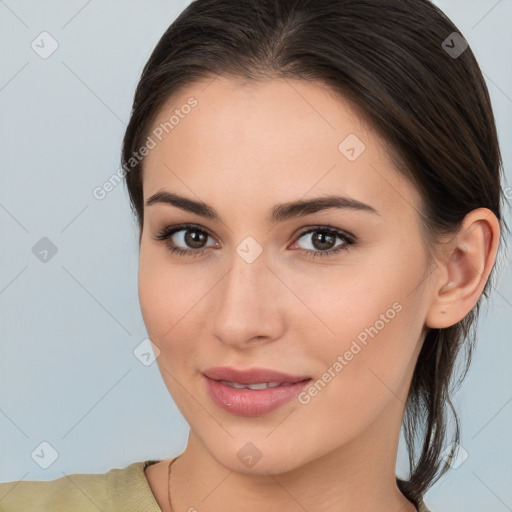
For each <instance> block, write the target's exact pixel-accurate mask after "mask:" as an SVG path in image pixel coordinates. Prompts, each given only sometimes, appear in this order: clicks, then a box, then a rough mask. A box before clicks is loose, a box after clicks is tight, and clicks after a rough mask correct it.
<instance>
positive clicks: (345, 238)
mask: <svg viewBox="0 0 512 512" xmlns="http://www.w3.org/2000/svg"><path fill="white" fill-rule="evenodd" d="M306 235H307V236H308V237H309V244H308V245H309V246H310V247H312V248H313V250H312V249H303V251H304V252H305V253H306V255H307V256H311V257H318V256H330V255H332V254H336V253H338V252H340V251H342V250H347V249H348V248H349V247H350V246H351V245H354V244H355V237H354V236H353V235H349V234H348V233H345V232H343V231H340V230H339V229H335V228H332V227H330V226H319V227H315V228H312V229H309V230H308V231H304V232H303V233H301V235H300V236H299V238H298V240H300V239H301V238H303V237H305V236H306ZM311 235H314V236H311ZM337 238H339V239H340V240H342V243H340V244H338V245H334V246H333V245H332V244H333V243H335V242H336V239H337ZM326 246H327V247H326Z"/></svg>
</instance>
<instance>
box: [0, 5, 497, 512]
mask: <svg viewBox="0 0 512 512" xmlns="http://www.w3.org/2000/svg"><path fill="white" fill-rule="evenodd" d="M122 158H123V168H124V170H125V172H126V183H127V187H128V191H129V195H130V200H131V203H132V207H133V211H134V213H135V215H136V218H137V221H138V226H139V244H140V266H139V298H140V304H141V310H142V314H143V317H144V322H145V325H146V327H147V331H148V334H149V337H150V339H151V340H152V342H153V344H154V349H155V353H156V355H157V356H158V357H157V361H158V365H159V368H160V371H161V373H162V376H163V378H164V381H165V383H166V385H167V387H168V390H169V392H170V393H171V395H172V397H173V399H174V400H175V402H176V404H177V405H178V407H179V409H180V411H181V412H182V414H183V416H184V417H185V419H186V420H187V422H188V423H189V425H190V436H189V440H188V444H187V447H186V449H185V450H184V451H183V453H181V454H179V455H178V456H177V457H173V458H170V459H167V460H160V461H143V462H134V463H133V464H131V465H129V466H128V467H126V468H123V469H112V470H111V471H109V472H108V473H105V474H102V475H91V474H75V475H71V476H69V477H64V478H60V479H57V480H54V481H51V482H23V481H22V482H18V483H15V482H12V483H8V484H1V485H0V506H1V507H2V510H5V511H11V510H18V509H23V510H31V509H32V510H42V511H47V510H48V511H49V510H52V511H57V510H70V509H72V510H75V511H82V510H97V509H98V508H99V509H100V510H145V511H159V510H162V511H164V512H167V511H175V512H177V511H184V510H187V511H194V510H198V511H201V512H202V511H212V512H213V511H217V510H221V509H222V510H225V511H230V510H244V511H256V510H265V511H271V512H273V511H278V510H279V511H283V510H285V511H294V510H310V511H313V510H314V511H315V512H317V511H319V512H320V511H321V512H323V511H325V510H340V511H341V510H343V511H349V510H350V511H352V510H360V511H362V510H368V511H369V510H372V511H373V510H382V511H386V512H388V511H389V512H392V511H393V512H395V511H396V512H398V511H401V512H413V511H428V508H427V506H426V505H425V503H424V501H423V495H424V493H425V492H426V491H427V490H428V489H429V488H430V487H431V486H432V484H433V483H434V482H435V481H437V480H438V479H439V478H440V476H442V475H443V474H444V473H445V472H446V471H447V470H448V469H449V468H450V463H451V461H452V460H453V458H454V457H456V456H457V447H458V444H457V442H458V440H459V425H458V422H456V431H455V434H454V436H453V438H451V437H449V436H448V434H447V433H446V420H447V408H452V404H451V402H450V395H449V390H450V382H451V378H452V373H453V369H454V364H455V361H456V357H457V355H458V354H459V351H460V349H461V348H462V347H465V348H466V349H467V350H468V349H469V350H470V348H471V342H472V339H471V337H470V336H469V332H470V327H471V326H472V325H474V321H475V320H476V318H477V315H478V310H479V305H480V300H481V296H482V295H486V293H487V291H488V289H489V286H490V282H491V281H490V277H491V273H492V270H493V268H494V266H495V261H496V256H497V252H498V247H499V242H500V236H502V229H501V228H502V225H503V221H502V217H501V205H500V202H501V200H502V196H503V192H502V188H501V185H500V172H501V157H500V151H499V147H498V142H497V135H496V130H495V125H494V118H493V113H492V110H491V105H490V101H489V96H488V92H487V89H486V86H485V82H484V80H483V78H482V75H481V72H480V70H479V67H478V64H477V63H476V61H475V58H474V55H473V54H472V52H471V49H470V48H468V47H467V43H466V42H465V40H464V39H463V37H462V36H461V35H460V34H459V33H458V31H457V29H456V27H455V26H454V25H453V24H452V23H451V22H450V21H449V20H448V19H447V18H446V17H445V16H444V15H443V14H442V13H441V12H440V11H439V9H437V8H436V7H435V6H433V5H432V4H431V3H430V2H429V1H427V0H414V1H410V0H408V1H404V0H379V1H375V0H372V1H358V2H353V1H348V0H314V1H312V0H258V1H249V0H196V1H195V2H192V3H191V4H190V5H189V6H188V7H187V8H186V9H185V10H184V11H183V13H182V14H181V15H180V16H179V18H178V19H177V20H176V21H175V22H174V23H173V24H172V25H171V26H170V27H169V29H168V30H167V31H166V33H165V34H164V35H163V36H162V38H161V40H160V42H159V43H158V44H157V46H156V48H155V50H154V52H153V54H152V55H151V57H150V59H149V61H148V62H147V64H146V66H145V68H144V70H143V73H142V77H141V79H140V82H139V84H138V87H137V90H136V93H135V98H134V103H133V110H132V114H131V119H130V122H129V125H128V127H127V129H126V133H125V137H124V144H123V157H122ZM469 353H470V352H469ZM467 364H469V360H468V363H467ZM455 419H456V416H455ZM402 424H403V425H404V432H405V434H406V440H407V443H408V448H409V454H410V463H411V468H410V469H411V470H410V477H409V479H408V480H403V479H400V478H397V477H396V475H395V465H396V456H397V449H398V440H399V434H400V429H401V426H402ZM419 435H421V436H422V445H421V447H420V453H419V456H415V451H414V448H415V439H416V440H417V436H419ZM447 448H448V451H447Z"/></svg>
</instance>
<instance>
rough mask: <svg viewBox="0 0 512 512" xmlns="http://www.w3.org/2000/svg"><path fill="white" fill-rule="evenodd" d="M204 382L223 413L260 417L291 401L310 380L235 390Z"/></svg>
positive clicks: (214, 382) (225, 385)
mask: <svg viewBox="0 0 512 512" xmlns="http://www.w3.org/2000/svg"><path fill="white" fill-rule="evenodd" d="M205 380H206V387H207V388H208V392H209V394H210V396H211V397H212V399H213V401H214V402H215V403H216V404H217V405H218V406H219V407H221V408H222V409H224V410H225V411H227V412H230V413H232V414H237V415H239V416H260V415H262V414H266V413H268V412H270V411H274V410H275V409H278V408H279V407H281V406H282V405H284V404H285V403H287V402H289V401H290V400H292V399H293V398H294V397H296V396H297V395H298V394H299V393H300V392H301V391H302V390H303V389H304V388H305V387H306V386H307V385H308V384H309V382H310V380H311V379H309V380H306V381H302V382H296V383H295V384H290V385H288V386H277V387H275V388H266V389H247V388H243V389H236V388H232V387H231V386H228V385H227V384H223V383H222V382H219V381H217V380H213V379H209V378H208V377H205Z"/></svg>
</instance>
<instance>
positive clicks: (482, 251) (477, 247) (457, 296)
mask: <svg viewBox="0 0 512 512" xmlns="http://www.w3.org/2000/svg"><path fill="white" fill-rule="evenodd" d="M499 236H500V225H499V221H498V219H497V218H496V216H495V215H494V213H492V212H491V211H490V210H489V209H487V208H478V209H476V210H472V211H471V212H470V213H468V214H467V215H466V217H465V218H464V221H463V223H462V226H461V229H460V230H459V232H458V233H457V234H456V235H455V236H454V237H453V238H452V239H451V240H450V242H449V243H448V244H447V246H446V251H445V253H444V254H445V257H444V258H443V259H442V260H441V261H438V265H439V267H440V270H441V271H440V272H438V273H437V275H438V276H439V277H438V278H437V281H436V282H435V283H434V288H433V296H432V302H431V306H430V308H429V311H428V314H427V317H426V319H425V323H426V325H427V327H430V328H432V329H443V328H446V327H450V326H452V325H454V324H456V323H457V322H459V321H460V320H462V319H463V318H464V317H465V316H466V315H467V314H468V313H469V312H470V311H471V310H472V309H473V307H474V306H475V304H476V303H477V301H478V298H479V297H480V295H481V293H482V291H483V289H484V286H485V283H486V282H487V279H488V277H489V274H490V272H491V270H492V267H493V266H494V263H495V260H496V253H497V250H498V243H499Z"/></svg>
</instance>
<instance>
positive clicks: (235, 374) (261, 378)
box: [203, 366, 311, 384]
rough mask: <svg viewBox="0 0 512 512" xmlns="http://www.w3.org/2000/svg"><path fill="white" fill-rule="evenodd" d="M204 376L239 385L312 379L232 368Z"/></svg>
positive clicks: (208, 371) (260, 369) (261, 370)
mask: <svg viewBox="0 0 512 512" xmlns="http://www.w3.org/2000/svg"><path fill="white" fill-rule="evenodd" d="M203 374H204V375H205V376H206V377H208V378H209V379H213V380H228V381H230V382H237V383H238V384H260V383H263V382H301V381H303V380H307V379H310V378H311V377H309V376H307V375H303V376H301V375H289V374H286V373H282V372H278V371H275V370H269V369H267V368H248V369H246V370H241V369H240V370H239V369H237V368H232V367H230V366H215V367H214V368H208V369H207V370H205V371H204V372H203Z"/></svg>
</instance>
